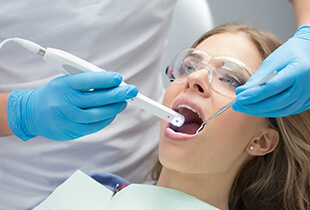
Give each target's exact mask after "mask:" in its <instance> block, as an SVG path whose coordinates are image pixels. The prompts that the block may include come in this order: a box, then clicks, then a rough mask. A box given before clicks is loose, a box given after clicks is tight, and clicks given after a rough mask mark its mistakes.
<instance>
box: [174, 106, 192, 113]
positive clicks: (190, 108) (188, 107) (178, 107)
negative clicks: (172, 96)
mask: <svg viewBox="0 0 310 210" xmlns="http://www.w3.org/2000/svg"><path fill="white" fill-rule="evenodd" d="M180 108H187V109H189V110H191V111H193V112H194V113H197V112H196V110H195V109H193V108H192V107H190V106H188V105H185V104H180V105H178V106H177V109H180Z"/></svg>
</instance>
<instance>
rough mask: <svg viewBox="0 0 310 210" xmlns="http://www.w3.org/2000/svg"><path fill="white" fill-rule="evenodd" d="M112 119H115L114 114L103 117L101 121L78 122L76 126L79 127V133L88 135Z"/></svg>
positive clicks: (106, 124)
mask: <svg viewBox="0 0 310 210" xmlns="http://www.w3.org/2000/svg"><path fill="white" fill-rule="evenodd" d="M114 119H115V116H114V117H110V118H107V119H104V120H102V121H98V122H94V123H88V124H79V126H78V127H79V130H80V131H81V132H80V135H81V136H84V135H88V134H91V133H94V132H98V131H100V130H101V129H103V128H105V127H106V126H108V125H110V124H111V123H112V122H113V120H114Z"/></svg>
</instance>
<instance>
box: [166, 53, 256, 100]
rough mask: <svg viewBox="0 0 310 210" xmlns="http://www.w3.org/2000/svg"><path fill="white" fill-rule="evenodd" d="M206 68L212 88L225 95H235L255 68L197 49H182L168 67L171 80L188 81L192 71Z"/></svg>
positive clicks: (167, 72)
mask: <svg viewBox="0 0 310 210" xmlns="http://www.w3.org/2000/svg"><path fill="white" fill-rule="evenodd" d="M200 70H206V71H208V79H209V83H210V86H211V88H212V89H213V90H214V91H216V92H218V93H220V94H223V95H225V96H229V97H235V96H236V94H235V89H236V88H237V87H238V86H241V85H243V84H245V83H246V81H247V80H248V79H249V78H250V76H251V75H252V74H253V73H254V72H253V70H252V69H251V68H250V67H248V66H247V65H245V64H244V63H242V62H241V61H239V60H237V59H235V58H231V57H225V56H217V57H211V56H210V55H208V54H207V53H205V52H203V51H201V50H197V49H186V50H183V51H181V52H180V53H179V54H177V56H176V57H175V58H174V59H173V60H172V62H171V64H170V65H169V66H168V67H167V69H166V74H167V76H168V78H169V79H170V81H174V80H176V81H179V82H186V79H187V77H188V75H190V74H191V73H194V72H197V71H200Z"/></svg>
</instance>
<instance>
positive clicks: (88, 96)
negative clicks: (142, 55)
mask: <svg viewBox="0 0 310 210" xmlns="http://www.w3.org/2000/svg"><path fill="white" fill-rule="evenodd" d="M137 94H138V89H137V88H136V87H135V86H134V85H124V86H118V87H115V88H111V89H102V90H95V91H87V92H79V91H78V92H77V93H76V94H72V95H70V96H68V97H70V98H69V100H70V102H71V103H72V104H74V105H75V106H77V107H79V108H90V107H98V106H105V105H108V104H113V103H118V102H122V101H125V100H128V99H131V98H133V97H135V96H136V95H137Z"/></svg>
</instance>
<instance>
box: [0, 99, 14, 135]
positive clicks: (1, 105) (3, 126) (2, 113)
mask: <svg viewBox="0 0 310 210" xmlns="http://www.w3.org/2000/svg"><path fill="white" fill-rule="evenodd" d="M9 95H10V93H0V136H9V135H12V134H13V133H12V131H11V129H10V126H9V123H8V118H7V111H6V104H7V101H8V98H9Z"/></svg>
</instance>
